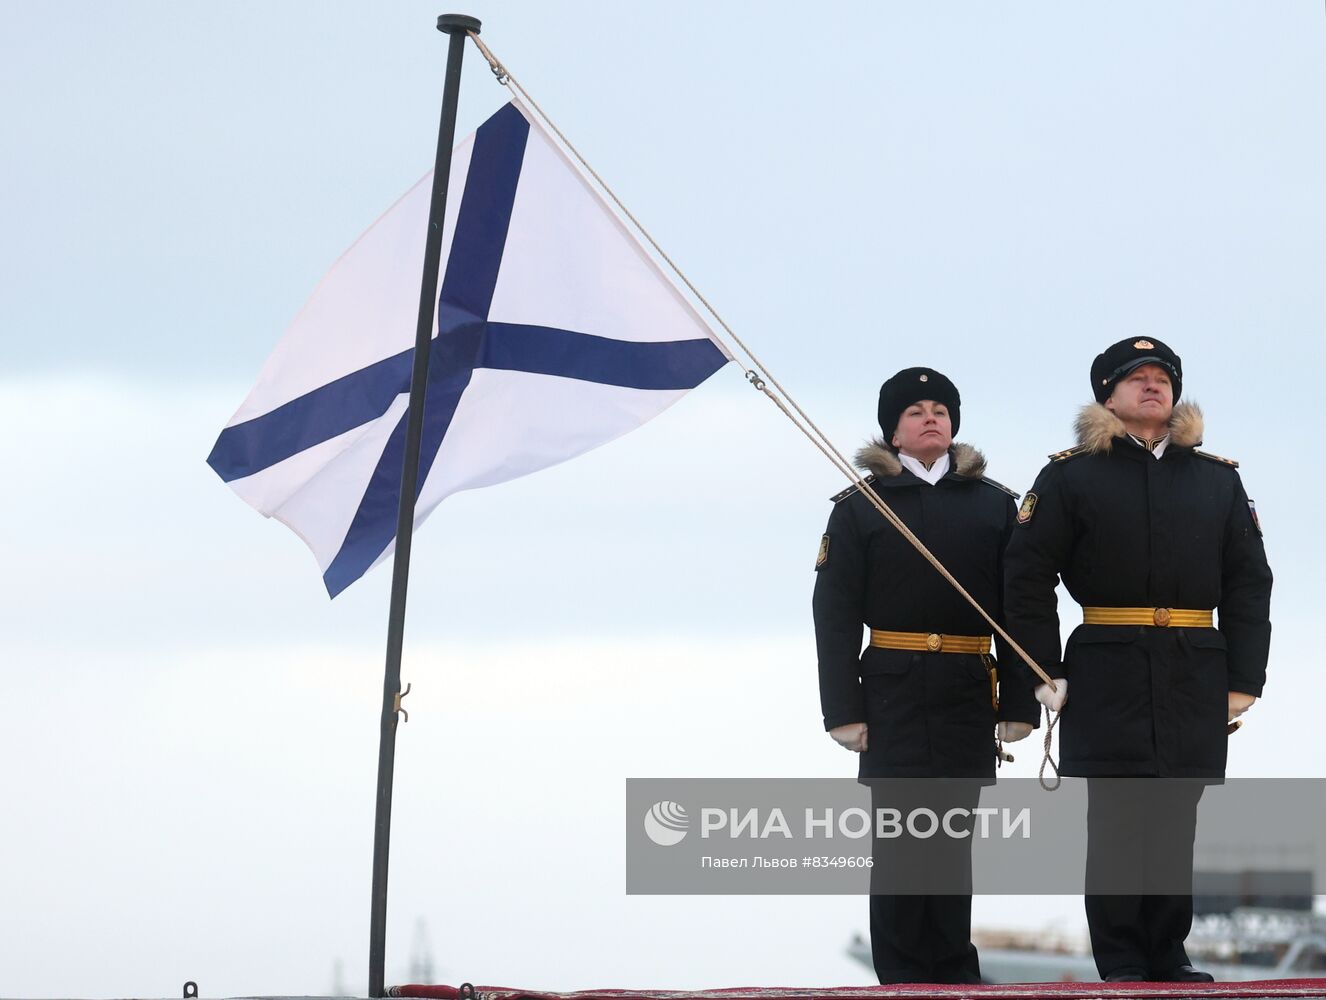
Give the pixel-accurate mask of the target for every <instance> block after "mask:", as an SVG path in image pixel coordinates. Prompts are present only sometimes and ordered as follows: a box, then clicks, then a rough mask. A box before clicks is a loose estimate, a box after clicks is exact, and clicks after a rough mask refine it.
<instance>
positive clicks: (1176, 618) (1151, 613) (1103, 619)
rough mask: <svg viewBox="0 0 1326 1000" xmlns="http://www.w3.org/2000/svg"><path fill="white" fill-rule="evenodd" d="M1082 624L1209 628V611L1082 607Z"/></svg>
mask: <svg viewBox="0 0 1326 1000" xmlns="http://www.w3.org/2000/svg"><path fill="white" fill-rule="evenodd" d="M1082 624H1083V625H1158V626H1160V627H1161V628H1211V627H1212V626H1213V625H1214V624H1215V619H1214V617H1213V616H1212V613H1211V612H1210V611H1189V610H1188V609H1186V608H1083V609H1082Z"/></svg>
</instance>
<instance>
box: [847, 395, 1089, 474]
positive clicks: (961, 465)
mask: <svg viewBox="0 0 1326 1000" xmlns="http://www.w3.org/2000/svg"><path fill="white" fill-rule="evenodd" d="M1102 409H1103V407H1102ZM1107 412H1108V411H1107ZM949 452H950V456H949V463H950V464H949V471H950V472H956V473H957V474H958V475H960V476H966V477H967V478H969V479H981V478H983V477H984V476H985V456H984V455H982V454H981V452H980V451H979V450H978V449H976V448H973V447H972V446H971V445H969V444H962V443H961V442H960V441H954V442H953V446H952V447H951V448H950V449H949ZM856 466H857V468H858V469H864V470H865V471H867V472H873V473H874V474H875V475H876V476H880V477H884V476H896V475H899V474H900V473H901V472H902V462H900V461H899V460H898V452H897V450H896V449H895V448H893V447H892V446H891V445H890V444H889V443H888V442H887V441H885V440H884V439H883V438H882V437H878V438H872V439H871V441H870V443H869V444H867V445H866V446H865V447H864V448H862V449H861V450H860V451H858V452H857V453H856Z"/></svg>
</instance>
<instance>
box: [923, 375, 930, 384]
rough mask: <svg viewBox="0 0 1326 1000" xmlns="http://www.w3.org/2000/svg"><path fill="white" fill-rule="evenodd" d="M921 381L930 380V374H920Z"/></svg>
mask: <svg viewBox="0 0 1326 1000" xmlns="http://www.w3.org/2000/svg"><path fill="white" fill-rule="evenodd" d="M921 381H922V382H929V381H930V376H929V375H922V376H921Z"/></svg>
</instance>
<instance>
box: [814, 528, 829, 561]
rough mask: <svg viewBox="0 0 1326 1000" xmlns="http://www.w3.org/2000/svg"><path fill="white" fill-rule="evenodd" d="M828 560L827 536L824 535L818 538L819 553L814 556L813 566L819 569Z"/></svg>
mask: <svg viewBox="0 0 1326 1000" xmlns="http://www.w3.org/2000/svg"><path fill="white" fill-rule="evenodd" d="M828 561H829V536H828V535H825V536H824V537H823V538H821V539H820V551H819V555H817V556H816V557H815V568H816V569H819V568H820V567H821V566H823V565H824V564H825V563H826V562H828Z"/></svg>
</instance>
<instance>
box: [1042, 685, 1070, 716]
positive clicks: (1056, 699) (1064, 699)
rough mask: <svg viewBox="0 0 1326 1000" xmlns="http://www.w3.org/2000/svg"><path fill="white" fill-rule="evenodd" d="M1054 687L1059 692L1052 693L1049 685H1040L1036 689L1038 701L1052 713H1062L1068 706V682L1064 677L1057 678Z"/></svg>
mask: <svg viewBox="0 0 1326 1000" xmlns="http://www.w3.org/2000/svg"><path fill="white" fill-rule="evenodd" d="M1054 686H1055V687H1057V688H1058V689H1059V690H1058V691H1051V690H1050V685H1048V684H1040V685H1038V686H1037V687H1036V700H1037V701H1039V702H1040V703H1041V704H1042V705H1044V706H1045V707H1046V708H1048V709H1049V710H1050V711H1051V712H1062V711H1063V710H1064V706H1065V705H1066V704H1068V680H1067V679H1066V678H1063V677H1056V678H1055V679H1054Z"/></svg>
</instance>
